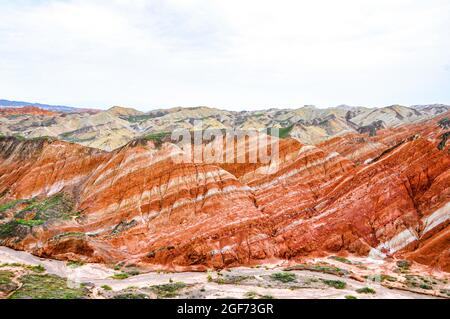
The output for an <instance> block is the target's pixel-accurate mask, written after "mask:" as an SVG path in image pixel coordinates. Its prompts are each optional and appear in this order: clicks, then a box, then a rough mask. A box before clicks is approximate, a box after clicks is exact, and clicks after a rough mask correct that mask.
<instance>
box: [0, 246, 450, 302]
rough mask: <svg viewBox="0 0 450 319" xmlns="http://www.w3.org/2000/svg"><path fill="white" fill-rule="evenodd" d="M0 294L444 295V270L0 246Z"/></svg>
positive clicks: (447, 293) (447, 286) (449, 282)
mask: <svg viewBox="0 0 450 319" xmlns="http://www.w3.org/2000/svg"><path fill="white" fill-rule="evenodd" d="M0 298H12V299H30V298H65V299H72V298H99V299H103V298H118V299H125V298H126V299H154V298H196V299H202V298H207V299H211V298H247V299H260V298H261V299H272V298H277V299H279V298H326V299H345V298H347V299H355V298H357V299H366V298H370V299H374V298H450V278H449V276H448V274H447V273H442V272H429V270H427V269H425V268H421V267H420V265H411V264H410V263H408V262H406V261H392V262H384V261H380V260H371V259H367V258H343V257H328V258H320V259H315V260H310V261H308V263H305V264H289V265H286V264H283V263H280V264H272V265H262V266H257V267H253V268H243V267H241V268H233V269H228V270H222V271H220V272H218V271H213V270H211V271H208V272H179V273H168V272H151V273H141V270H140V269H139V268H138V267H137V266H131V267H125V266H124V267H120V266H116V267H114V269H113V268H108V267H107V266H104V265H98V264H79V263H71V262H63V261H56V260H49V259H41V258H38V257H35V256H33V255H31V254H29V253H26V252H19V251H15V250H11V249H9V248H6V247H0Z"/></svg>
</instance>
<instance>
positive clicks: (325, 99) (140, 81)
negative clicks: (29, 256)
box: [0, 0, 450, 110]
mask: <svg viewBox="0 0 450 319" xmlns="http://www.w3.org/2000/svg"><path fill="white" fill-rule="evenodd" d="M0 98H6V99H14V100H25V101H30V102H42V103H49V104H64V105H70V106H80V107H100V108H108V107H110V106H112V105H123V106H132V107H135V108H138V109H141V110H149V109H153V108H159V107H172V106H198V105H208V106H214V107H221V108H226V109H233V110H239V109H261V108H268V107H300V106H303V105H305V104H314V105H317V106H319V107H328V106H336V105H339V104H349V105H365V106H384V105H391V104H403V105H412V104H424V103H427V104H428V103H435V102H439V103H447V104H450V1H448V0H427V1H424V0H340V1H336V0H329V1H327V0H319V1H317V0H315V1H312V0H310V1H299V0H292V1H287V0H286V1H284V0H276V1H275V0H273V1H264V0H255V1H253V0H66V1H64V0H60V1H52V0H15V1H4V0H0Z"/></svg>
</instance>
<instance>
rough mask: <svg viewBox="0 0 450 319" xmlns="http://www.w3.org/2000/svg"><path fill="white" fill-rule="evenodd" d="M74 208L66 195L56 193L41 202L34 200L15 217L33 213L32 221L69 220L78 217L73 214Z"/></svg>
mask: <svg viewBox="0 0 450 319" xmlns="http://www.w3.org/2000/svg"><path fill="white" fill-rule="evenodd" d="M74 207H75V202H74V200H73V199H72V198H71V197H70V196H69V195H68V194H66V193H58V194H55V195H53V196H51V197H49V198H46V199H43V200H38V199H34V200H33V202H32V203H31V204H30V205H28V206H27V207H25V208H24V209H23V210H21V211H20V212H19V214H17V215H16V217H17V218H23V216H25V215H27V214H29V213H34V218H33V219H34V220H38V221H47V220H52V219H71V218H72V217H74V216H78V213H77V212H74Z"/></svg>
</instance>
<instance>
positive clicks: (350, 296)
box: [345, 295, 358, 299]
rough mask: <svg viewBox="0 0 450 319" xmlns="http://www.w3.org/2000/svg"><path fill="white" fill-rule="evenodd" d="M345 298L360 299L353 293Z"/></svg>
mask: <svg viewBox="0 0 450 319" xmlns="http://www.w3.org/2000/svg"><path fill="white" fill-rule="evenodd" d="M345 299H358V298H356V297H355V296H352V295H347V296H345Z"/></svg>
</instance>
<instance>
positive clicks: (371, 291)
mask: <svg viewBox="0 0 450 319" xmlns="http://www.w3.org/2000/svg"><path fill="white" fill-rule="evenodd" d="M356 292H357V293H359V294H375V293H376V291H375V290H374V289H372V288H369V287H364V288H360V289H357V290H356Z"/></svg>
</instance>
